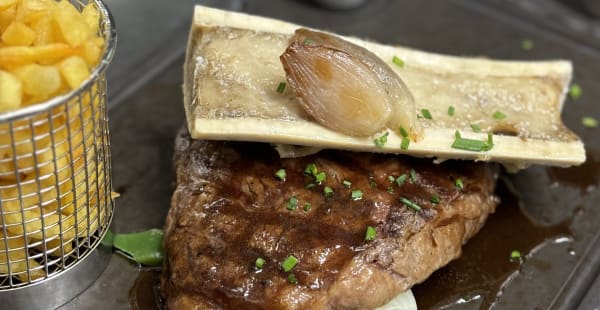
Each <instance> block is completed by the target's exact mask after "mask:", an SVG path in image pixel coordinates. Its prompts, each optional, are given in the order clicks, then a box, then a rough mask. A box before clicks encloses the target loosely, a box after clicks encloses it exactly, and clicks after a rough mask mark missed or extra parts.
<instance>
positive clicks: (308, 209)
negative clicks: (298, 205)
mask: <svg viewBox="0 0 600 310" xmlns="http://www.w3.org/2000/svg"><path fill="white" fill-rule="evenodd" d="M311 206H312V205H311V204H310V202H305V203H304V211H306V212H308V211H310V208H311Z"/></svg>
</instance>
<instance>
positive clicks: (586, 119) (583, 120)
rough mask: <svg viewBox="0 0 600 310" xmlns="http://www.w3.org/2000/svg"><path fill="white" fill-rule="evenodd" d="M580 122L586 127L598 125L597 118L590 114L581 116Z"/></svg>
mask: <svg viewBox="0 0 600 310" xmlns="http://www.w3.org/2000/svg"><path fill="white" fill-rule="evenodd" d="M581 124H582V125H583V126H584V127H587V128H596V127H598V120H597V119H595V118H593V117H591V116H585V117H583V118H581Z"/></svg>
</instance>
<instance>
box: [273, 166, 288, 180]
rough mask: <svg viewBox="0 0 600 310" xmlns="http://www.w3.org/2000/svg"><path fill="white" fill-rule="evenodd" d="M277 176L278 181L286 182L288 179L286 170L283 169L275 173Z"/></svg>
mask: <svg viewBox="0 0 600 310" xmlns="http://www.w3.org/2000/svg"><path fill="white" fill-rule="evenodd" d="M275 176H276V177H277V178H278V179H280V180H282V181H285V177H286V173H285V169H283V168H282V169H279V170H277V172H275Z"/></svg>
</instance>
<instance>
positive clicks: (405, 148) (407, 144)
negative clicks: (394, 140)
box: [400, 137, 410, 150]
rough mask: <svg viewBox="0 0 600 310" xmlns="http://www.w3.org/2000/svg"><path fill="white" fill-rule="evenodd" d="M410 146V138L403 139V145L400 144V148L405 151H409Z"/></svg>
mask: <svg viewBox="0 0 600 310" xmlns="http://www.w3.org/2000/svg"><path fill="white" fill-rule="evenodd" d="M409 145H410V139H409V138H408V137H402V143H400V148H401V149H403V150H408V146H409Z"/></svg>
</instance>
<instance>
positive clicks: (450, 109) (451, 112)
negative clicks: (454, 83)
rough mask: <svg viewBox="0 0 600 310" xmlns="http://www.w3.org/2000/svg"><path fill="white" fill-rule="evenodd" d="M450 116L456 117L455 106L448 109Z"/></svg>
mask: <svg viewBox="0 0 600 310" xmlns="http://www.w3.org/2000/svg"><path fill="white" fill-rule="evenodd" d="M448 115H450V116H454V106H449V107H448Z"/></svg>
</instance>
